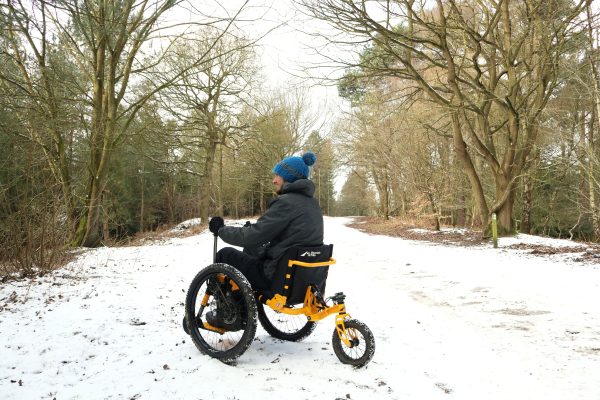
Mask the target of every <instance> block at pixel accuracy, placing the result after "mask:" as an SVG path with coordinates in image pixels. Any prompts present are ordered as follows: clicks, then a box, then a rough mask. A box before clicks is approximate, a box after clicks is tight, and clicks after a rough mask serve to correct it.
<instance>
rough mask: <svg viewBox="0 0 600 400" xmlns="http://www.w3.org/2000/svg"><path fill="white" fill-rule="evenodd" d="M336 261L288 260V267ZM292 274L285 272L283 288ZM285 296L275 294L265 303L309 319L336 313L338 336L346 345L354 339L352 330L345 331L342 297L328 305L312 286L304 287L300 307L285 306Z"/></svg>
mask: <svg viewBox="0 0 600 400" xmlns="http://www.w3.org/2000/svg"><path fill="white" fill-rule="evenodd" d="M335 263H336V261H335V259H333V258H330V259H329V261H323V262H316V263H308V262H303V261H298V260H289V261H288V268H290V269H291V268H292V267H293V266H294V265H297V266H300V267H304V268H316V267H325V266H329V265H333V264H335ZM291 279H292V274H291V271H288V273H286V274H285V283H284V286H283V288H284V289H289V287H290V284H291V282H290V281H291ZM286 303H287V297H286V296H284V295H282V294H279V293H278V294H275V296H273V297H272V298H271V299H269V300H267V301H266V302H265V304H266V305H268V306H269V307H271V308H272V309H273V310H274V311H277V312H280V313H282V314H288V315H305V316H306V318H308V320H309V321H320V320H322V319H324V318H327V317H328V316H330V315H333V314H336V313H337V316H336V318H335V326H336V330H337V332H338V335H339V337H340V340H341V341H342V342H344V344H345V345H346V346H349V347H350V346H351V339H356V333H354V332H352V333H351V334H349V333H348V331H346V327H345V326H344V321H345V320H346V319H347V318H350V314H348V313H347V312H346V305H345V304H344V301H343V299H342V300H341V302H336V303H335V304H333V305H332V306H328V305H327V304H325V302H324V301H320V299H317V296H315V293H314V291H313V288H312V286H309V287H307V288H306V294H305V295H304V303H303V307H302V308H291V307H287V306H286Z"/></svg>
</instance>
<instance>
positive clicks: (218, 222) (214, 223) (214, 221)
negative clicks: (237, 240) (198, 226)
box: [208, 217, 225, 236]
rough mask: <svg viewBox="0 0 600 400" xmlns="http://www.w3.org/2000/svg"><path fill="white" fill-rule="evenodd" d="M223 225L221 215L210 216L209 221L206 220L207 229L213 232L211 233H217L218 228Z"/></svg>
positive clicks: (216, 234)
mask: <svg viewBox="0 0 600 400" xmlns="http://www.w3.org/2000/svg"><path fill="white" fill-rule="evenodd" d="M224 226H225V221H223V218H221V217H212V218H211V219H210V221H208V230H209V231H211V232H212V233H213V235H215V236H218V235H219V229H221V228H222V227H224Z"/></svg>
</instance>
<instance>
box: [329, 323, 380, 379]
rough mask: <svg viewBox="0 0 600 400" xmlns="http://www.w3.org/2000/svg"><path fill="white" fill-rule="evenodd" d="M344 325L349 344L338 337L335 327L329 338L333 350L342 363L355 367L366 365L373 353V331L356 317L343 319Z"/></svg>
mask: <svg viewBox="0 0 600 400" xmlns="http://www.w3.org/2000/svg"><path fill="white" fill-rule="evenodd" d="M344 326H345V328H346V334H347V335H348V339H349V340H350V346H347V345H346V344H345V343H344V342H343V341H342V340H341V339H340V336H339V335H338V332H337V329H334V330H333V336H332V338H331V344H332V346H333V352H334V353H335V355H336V356H337V358H339V360H340V361H341V362H342V363H344V364H350V365H352V366H354V367H357V368H360V367H363V366H365V365H367V364H368V363H369V361H371V359H372V358H373V355H374V354H375V338H374V337H373V333H372V332H371V330H370V329H369V327H368V326H367V325H365V324H364V323H363V322H361V321H359V320H356V319H349V320H347V321H344Z"/></svg>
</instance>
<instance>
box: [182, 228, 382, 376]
mask: <svg viewBox="0 0 600 400" xmlns="http://www.w3.org/2000/svg"><path fill="white" fill-rule="evenodd" d="M216 240H217V238H216V237H215V246H214V249H215V254H216ZM324 246H325V247H328V248H329V251H331V248H332V246H331V245H324ZM298 256H299V253H297V256H292V257H290V259H288V261H287V269H286V270H285V271H283V272H284V274H281V275H279V276H280V277H281V278H283V279H282V282H281V281H280V282H279V283H277V284H276V286H277V288H275V289H274V292H273V291H267V292H265V293H261V292H260V291H254V290H253V289H252V287H251V286H250V283H249V282H248V281H247V280H246V278H245V277H244V276H243V274H242V273H241V272H240V271H238V270H237V269H235V268H234V267H232V266H230V265H228V264H223V263H213V264H211V265H209V266H207V267H206V268H204V269H203V270H201V271H200V272H198V274H197V275H196V277H195V278H194V279H193V280H192V283H191V284H190V288H189V290H188V292H187V296H186V302H185V313H186V314H185V316H184V318H183V328H184V330H185V332H186V333H187V334H188V335H190V336H191V337H192V340H193V342H194V344H195V345H196V347H197V348H198V349H199V350H200V351H201V352H203V353H205V354H207V355H210V356H211V357H214V358H217V359H220V360H221V361H223V362H234V361H235V359H237V358H238V357H239V356H240V355H241V354H243V353H244V352H245V351H246V349H247V348H248V346H249V345H250V343H251V342H252V341H253V339H254V335H255V333H256V328H257V318H256V316H258V320H259V321H260V323H261V324H262V325H263V328H265V330H266V331H267V332H268V333H269V334H270V335H271V336H274V337H275V338H278V339H282V340H288V341H299V340H302V339H303V338H305V337H306V336H308V335H310V333H311V332H312V331H313V329H314V323H316V322H318V321H320V320H322V319H324V318H326V317H328V316H330V315H335V316H336V317H335V329H334V331H333V333H332V337H331V344H332V346H333V350H334V353H335V355H336V356H337V357H338V359H339V360H340V361H341V362H342V363H344V364H350V365H352V366H354V367H363V366H365V365H366V364H368V363H369V362H370V361H371V359H372V357H373V355H374V353H375V338H374V336H373V334H372V332H371V330H370V329H369V328H368V327H367V325H365V324H364V323H362V322H361V321H359V320H356V319H352V318H351V317H350V315H349V314H348V313H347V312H346V305H345V303H344V300H345V298H346V296H345V295H344V294H343V293H341V292H340V293H336V294H334V295H333V296H330V297H328V298H327V299H324V297H323V293H321V290H323V291H324V286H322V285H324V282H325V281H324V280H323V281H322V282H323V283H318V284H314V283H309V282H310V280H309V281H308V282H307V281H306V280H303V278H301V277H298V276H297V274H298V271H299V270H298V269H294V268H295V267H297V268H319V267H328V266H330V265H333V264H336V260H335V259H333V258H331V253H329V259H328V260H327V261H318V262H306V261H300V260H296V259H294V258H296V257H298ZM303 256H304V255H303ZM213 260H214V259H213ZM284 269H285V264H284ZM282 275H283V276H282ZM302 275H304V276H306V275H305V274H302ZM317 275H318V274H317ZM326 276H327V274H326V271H325V277H323V279H326ZM317 279H318V278H317ZM211 281H212V282H216V283H215V284H216V285H220V286H223V285H224V286H226V287H228V289H219V287H218V286H217V289H216V290H219V291H221V290H224V292H219V293H221V296H225V297H226V296H227V295H226V294H225V293H232V295H233V296H237V297H238V298H239V299H241V300H236V301H237V302H239V301H242V304H245V307H246V309H245V313H244V312H242V313H238V314H235V315H237V316H236V317H234V318H243V319H242V325H239V326H240V328H237V329H232V330H228V329H224V327H220V326H213V325H211V324H209V323H208V321H207V318H205V317H203V315H204V311H205V310H206V309H210V310H214V309H215V308H214V306H215V301H216V300H215V293H217V292H215V289H214V288H213V287H212V286H211V285H213V284H211V283H210V282H211ZM294 282H296V284H299V285H301V286H299V287H297V288H296V290H297V291H295V292H294V290H293V286H294ZM304 285H306V291H305V293H304V299H303V303H302V306H300V300H301V299H302V297H300V296H302V290H304ZM288 296H289V298H288ZM221 298H223V297H221ZM290 300H291V301H290ZM221 301H224V302H226V301H229V300H221ZM289 301H290V303H289V304H288V302H289ZM330 301H331V302H330ZM328 302H330V303H329V304H330V305H328ZM228 304H229V303H228ZM266 308H269V309H271V310H273V311H274V312H275V314H282V315H289V316H292V317H294V316H305V317H306V321H305V325H304V326H303V327H301V328H300V329H298V330H296V331H293V332H287V331H283V330H280V329H279V328H278V327H276V326H275V325H273V323H274V321H275V320H270V318H271V317H268V316H267V314H265V309H266ZM226 309H227V308H226ZM229 310H231V308H229ZM211 312H212V311H211ZM242 315H246V316H245V317H241V316H242ZM229 317H231V315H229ZM223 318H224V319H225V317H224V316H223ZM279 318H283V317H277V319H278V320H279ZM283 319H285V318H283ZM235 321H238V320H237V319H236V320H235ZM234 326H236V325H234ZM203 332H208V333H206V334H205V333H203ZM215 334H216V335H217V337H212V336H210V335H215Z"/></svg>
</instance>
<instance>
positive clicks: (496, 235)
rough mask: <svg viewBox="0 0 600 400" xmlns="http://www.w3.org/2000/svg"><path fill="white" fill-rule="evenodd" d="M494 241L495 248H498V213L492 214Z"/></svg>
mask: <svg viewBox="0 0 600 400" xmlns="http://www.w3.org/2000/svg"><path fill="white" fill-rule="evenodd" d="M492 241H493V243H494V248H495V249H497V248H498V221H497V219H496V213H493V214H492Z"/></svg>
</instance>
